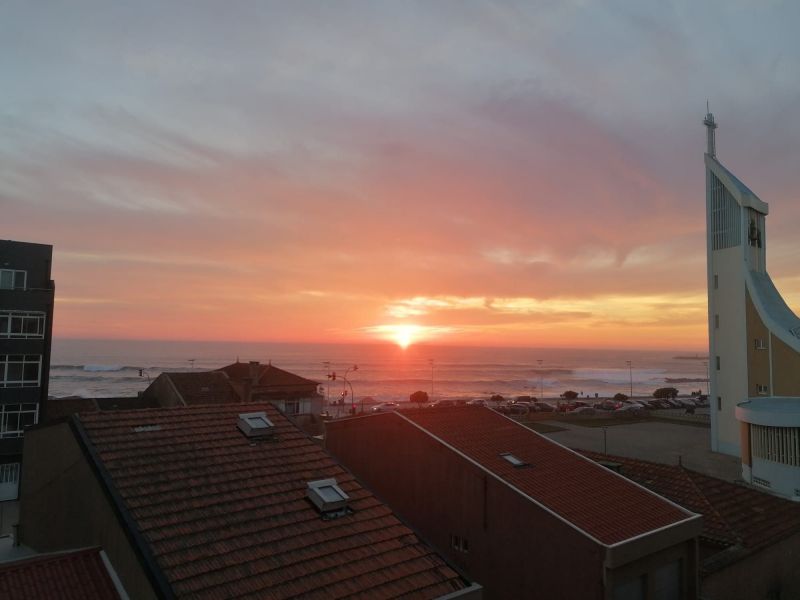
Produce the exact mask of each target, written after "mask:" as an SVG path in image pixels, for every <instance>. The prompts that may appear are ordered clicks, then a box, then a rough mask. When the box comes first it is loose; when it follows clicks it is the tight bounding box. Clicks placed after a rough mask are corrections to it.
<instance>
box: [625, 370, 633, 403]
mask: <svg viewBox="0 0 800 600" xmlns="http://www.w3.org/2000/svg"><path fill="white" fill-rule="evenodd" d="M625 364H626V365H628V375H629V376H630V381H631V395H630V399H631V400H633V364H632V363H631V361H629V360H626V361H625Z"/></svg>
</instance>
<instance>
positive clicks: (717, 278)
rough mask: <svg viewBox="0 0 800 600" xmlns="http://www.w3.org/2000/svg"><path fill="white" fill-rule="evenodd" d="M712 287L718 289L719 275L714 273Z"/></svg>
mask: <svg viewBox="0 0 800 600" xmlns="http://www.w3.org/2000/svg"><path fill="white" fill-rule="evenodd" d="M714 289H715V290H718V289H719V275H714Z"/></svg>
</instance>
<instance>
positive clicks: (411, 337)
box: [362, 323, 453, 350]
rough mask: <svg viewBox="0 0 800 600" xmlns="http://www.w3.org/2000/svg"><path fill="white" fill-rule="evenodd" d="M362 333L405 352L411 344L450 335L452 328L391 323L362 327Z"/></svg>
mask: <svg viewBox="0 0 800 600" xmlns="http://www.w3.org/2000/svg"><path fill="white" fill-rule="evenodd" d="M362 331H364V332H366V333H368V334H370V336H374V337H377V338H380V339H382V340H386V341H388V342H394V343H395V344H397V345H398V346H400V347H401V348H402V349H403V350H405V349H406V348H408V347H409V346H410V345H411V344H416V343H418V342H427V341H429V340H431V339H436V338H439V337H441V336H443V335H447V334H450V333H452V331H453V328H451V327H439V326H433V325H416V324H412V323H393V324H391V325H372V326H370V327H364V328H363V329H362Z"/></svg>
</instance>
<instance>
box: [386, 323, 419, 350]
mask: <svg viewBox="0 0 800 600" xmlns="http://www.w3.org/2000/svg"><path fill="white" fill-rule="evenodd" d="M418 333H419V326H418V325H396V326H395V329H394V332H393V333H392V338H393V339H394V342H395V344H397V345H398V346H400V347H401V348H402V349H403V350H405V349H406V348H408V347H409V346H410V345H411V344H412V343H413V342H414V341H415V340H416V337H417V334H418Z"/></svg>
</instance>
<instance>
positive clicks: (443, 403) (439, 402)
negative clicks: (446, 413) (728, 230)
mask: <svg viewBox="0 0 800 600" xmlns="http://www.w3.org/2000/svg"><path fill="white" fill-rule="evenodd" d="M447 406H457V405H456V402H455V400H437V401H436V402H431V403H430V404H429V405H428V408H444V407H447Z"/></svg>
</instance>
